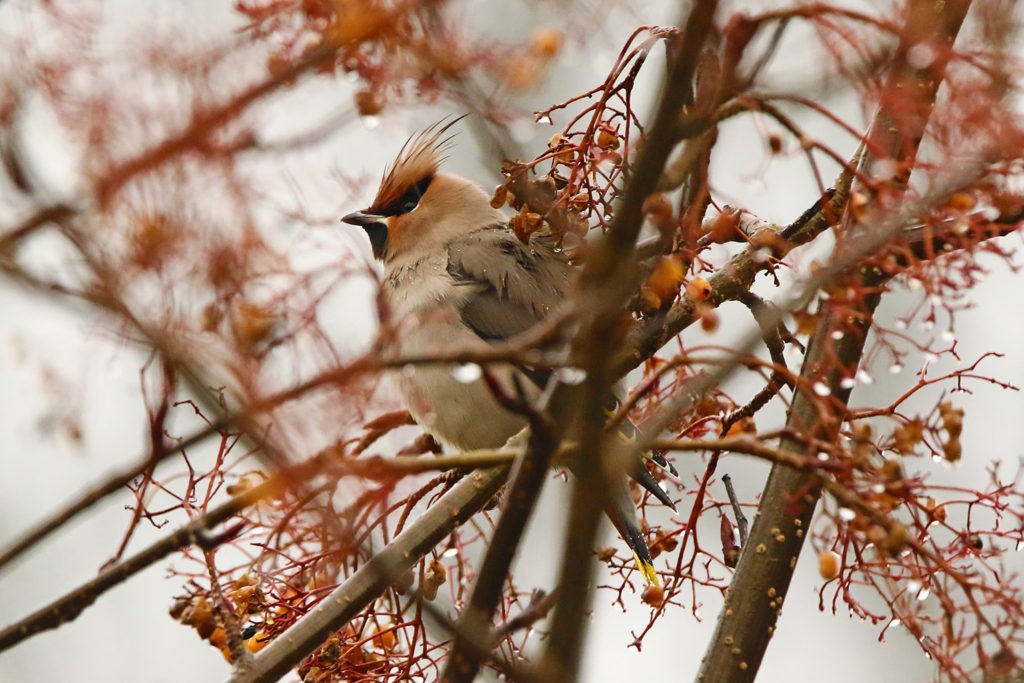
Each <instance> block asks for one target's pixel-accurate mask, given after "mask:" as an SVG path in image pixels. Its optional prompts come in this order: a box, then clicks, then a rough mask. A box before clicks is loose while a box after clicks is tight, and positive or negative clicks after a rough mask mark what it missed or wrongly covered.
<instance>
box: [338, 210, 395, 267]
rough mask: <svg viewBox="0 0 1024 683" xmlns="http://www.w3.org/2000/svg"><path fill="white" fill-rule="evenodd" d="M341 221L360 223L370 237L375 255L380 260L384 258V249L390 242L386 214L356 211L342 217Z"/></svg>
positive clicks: (352, 223)
mask: <svg viewBox="0 0 1024 683" xmlns="http://www.w3.org/2000/svg"><path fill="white" fill-rule="evenodd" d="M341 222H342V223H348V224H349V225H358V226H359V227H360V228H362V229H363V230H365V231H366V235H367V236H368V237H369V238H370V247H371V248H372V249H373V255H374V257H376V258H377V259H378V260H380V259H383V258H384V249H385V248H386V247H387V244H388V224H387V219H386V218H385V217H384V216H376V215H374V214H371V213H363V212H362V211H356V212H355V213H350V214H348V215H347V216H345V217H344V218H342V219H341Z"/></svg>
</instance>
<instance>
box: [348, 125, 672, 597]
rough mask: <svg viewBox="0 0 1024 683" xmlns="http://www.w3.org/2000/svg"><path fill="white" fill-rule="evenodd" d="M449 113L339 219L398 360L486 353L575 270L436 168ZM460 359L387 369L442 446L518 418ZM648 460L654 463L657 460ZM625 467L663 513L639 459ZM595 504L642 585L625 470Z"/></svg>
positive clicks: (547, 305) (627, 431)
mask: <svg viewBox="0 0 1024 683" xmlns="http://www.w3.org/2000/svg"><path fill="white" fill-rule="evenodd" d="M460 118H461V117H460ZM458 120H459V119H455V120H452V121H445V120H443V119H442V121H439V122H437V123H435V124H434V125H432V126H430V127H428V128H426V129H424V130H422V131H421V132H420V133H418V134H416V135H413V136H412V137H410V138H409V139H407V140H406V142H405V144H404V145H403V146H402V148H401V150H400V151H399V153H398V156H397V158H396V159H395V161H394V162H392V163H391V164H390V165H389V166H388V167H387V168H386V169H385V171H384V174H383V177H382V180H381V182H380V185H379V188H378V190H377V193H376V196H375V197H374V199H373V202H372V203H371V204H370V206H369V207H367V208H366V209H363V210H362V211H356V212H354V213H350V214H348V215H346V216H344V217H343V218H342V219H341V220H342V221H343V222H344V223H347V224H350V225H354V226H358V227H360V228H362V229H363V230H364V231H365V233H366V235H367V236H368V237H369V240H370V246H371V249H372V252H373V255H374V257H375V258H376V259H377V260H379V261H380V262H381V264H382V265H383V274H382V276H381V281H380V296H381V300H382V301H383V302H384V305H385V310H386V311H387V314H388V315H389V316H390V317H391V319H392V320H394V321H396V324H397V328H396V333H395V338H396V341H397V349H395V350H396V351H397V352H398V353H399V354H402V356H403V357H410V356H416V355H424V354H429V353H430V352H435V353H436V352H437V351H438V350H441V349H445V348H458V349H460V350H461V349H465V350H470V351H472V350H475V349H479V350H481V351H486V350H487V349H489V348H491V347H492V346H493V345H494V344H498V343H501V342H504V341H507V340H509V339H511V338H513V337H515V336H517V335H519V334H522V333H524V332H526V331H527V330H530V329H531V328H533V327H534V326H536V325H538V324H540V323H542V322H543V321H544V320H545V319H546V318H548V316H549V315H551V314H552V312H554V311H555V310H556V309H558V308H559V306H561V305H563V304H564V303H565V301H566V300H567V299H568V298H569V297H570V296H571V290H572V286H573V282H574V280H575V266H574V265H572V264H571V263H570V260H569V258H568V257H567V256H566V254H565V253H564V252H563V251H562V250H561V249H559V248H557V246H556V245H555V244H554V243H553V241H552V240H550V239H547V240H545V239H543V238H540V237H538V236H536V235H535V236H533V237H532V238H531V239H530V241H529V243H524V242H523V241H522V240H520V238H519V237H518V236H516V234H515V233H514V232H513V231H512V229H511V228H510V226H509V219H508V218H507V217H506V216H505V215H504V214H503V213H502V212H501V211H500V210H499V209H496V208H494V207H493V206H492V205H491V201H490V199H491V198H490V196H489V195H488V194H487V192H485V191H484V189H483V188H482V187H481V186H480V185H479V184H477V183H475V182H473V181H471V180H469V179H466V178H462V177H460V176H457V175H454V174H449V173H442V172H441V171H440V166H441V163H442V162H443V161H444V159H445V158H446V153H447V151H448V150H449V149H450V145H451V141H452V139H453V137H452V136H451V135H449V131H450V129H451V126H452V125H453V124H454V123H456V122H457V121H458ZM466 367H468V368H470V369H469V370H468V371H467V370H466ZM466 367H463V368H456V370H455V371H453V370H452V368H451V367H444V366H443V365H441V364H416V365H413V364H410V365H406V366H405V367H403V368H402V369H401V370H399V371H398V372H397V385H398V390H399V393H400V394H401V396H402V398H403V400H404V401H405V404H406V407H407V408H408V410H409V412H410V414H411V415H412V416H413V418H414V420H415V421H416V422H417V423H418V424H419V425H420V426H421V427H423V428H424V429H425V430H426V431H427V432H428V433H429V434H430V435H431V436H433V437H434V438H435V439H436V440H437V441H439V442H441V443H442V444H446V445H447V446H449V447H450V448H454V449H458V450H475V449H483V448H499V447H501V446H503V445H505V443H506V442H507V440H508V439H509V438H510V437H512V436H513V435H515V434H517V433H518V432H520V431H521V430H522V428H523V427H524V426H526V424H527V420H526V418H525V417H524V416H523V415H522V414H521V413H517V412H513V411H511V410H509V409H507V408H506V407H505V405H503V403H502V402H501V401H499V399H498V398H497V397H496V396H495V394H494V391H493V386H489V385H488V383H487V381H485V380H486V378H484V377H483V376H482V372H479V371H474V368H478V367H479V366H466ZM488 372H489V373H491V374H490V378H491V379H492V380H493V381H495V382H497V384H498V385H499V386H500V387H501V388H502V390H503V391H507V392H509V393H510V395H515V392H516V391H519V392H524V393H526V395H527V396H528V397H529V398H531V399H536V398H537V397H538V396H540V395H541V394H542V393H543V391H544V390H545V389H546V388H547V387H548V383H549V382H551V381H552V376H553V375H555V376H557V373H554V372H553V371H552V370H550V369H545V368H535V367H528V366H522V365H513V364H506V363H503V364H495V365H489V366H488ZM632 429H633V426H632V425H631V424H629V423H628V422H627V423H624V426H623V428H622V432H621V434H622V436H623V437H624V438H631V436H632V434H631V430H632ZM658 464H659V465H661V466H663V467H665V463H664V462H663V460H662V461H661V462H658ZM671 472H672V473H673V474H674V473H675V471H674V470H671ZM630 474H631V476H632V477H633V478H634V479H635V480H637V482H638V483H639V484H640V485H641V486H643V487H644V488H645V489H646V490H648V491H650V492H651V493H652V494H653V495H654V496H655V497H656V498H657V499H658V500H659V501H661V502H662V503H663V504H665V505H667V506H668V507H669V508H671V509H672V510H673V511H675V505H674V504H673V502H672V499H671V498H670V497H669V495H668V494H667V493H666V492H665V491H664V490H663V489H662V488H661V486H659V484H658V482H657V481H656V480H655V479H654V477H653V476H652V474H651V473H650V472H649V471H648V469H647V468H646V466H645V465H644V464H643V461H641V460H640V459H639V458H638V462H637V463H635V467H633V468H631V472H630ZM606 501H607V502H606V505H605V512H606V514H607V516H608V517H609V518H610V520H611V522H612V524H613V525H614V526H615V528H616V529H617V531H618V532H619V534H620V535H621V536H622V537H623V539H624V540H625V542H626V544H627V545H628V546H629V548H630V550H631V551H632V553H633V556H634V559H635V561H636V566H637V568H638V569H639V570H640V573H641V575H642V577H643V579H644V581H645V583H647V584H648V585H658V583H659V582H658V574H657V571H656V570H655V567H654V564H653V560H652V558H651V554H650V550H649V549H648V547H647V542H646V540H645V538H644V534H643V532H642V530H641V529H640V525H639V523H638V521H637V516H636V510H635V508H634V504H633V500H632V496H631V495H630V493H629V487H628V482H627V481H626V479H625V477H624V478H623V479H622V481H621V482H616V483H615V485H614V490H612V491H607V492H606Z"/></svg>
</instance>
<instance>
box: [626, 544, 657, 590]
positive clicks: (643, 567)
mask: <svg viewBox="0 0 1024 683" xmlns="http://www.w3.org/2000/svg"><path fill="white" fill-rule="evenodd" d="M633 559H634V560H636V568H637V569H639V570H640V573H641V574H643V577H644V583H646V584H647V585H648V586H661V581H660V580H659V579H658V572H657V570H656V569H655V568H654V565H653V564H652V563H651V562H648V561H646V560H644V559H643V558H641V557H640V556H639V555H637V554H636V551H635V550H634V551H633Z"/></svg>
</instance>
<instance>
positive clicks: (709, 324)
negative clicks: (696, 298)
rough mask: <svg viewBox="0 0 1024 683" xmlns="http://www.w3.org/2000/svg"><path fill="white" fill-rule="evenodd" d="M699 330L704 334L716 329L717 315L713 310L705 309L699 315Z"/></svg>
mask: <svg viewBox="0 0 1024 683" xmlns="http://www.w3.org/2000/svg"><path fill="white" fill-rule="evenodd" d="M700 328H701V329H702V330H704V331H705V332H714V331H715V330H717V329H718V313H717V312H716V311H715V309H713V308H705V309H704V310H702V311H701V313H700Z"/></svg>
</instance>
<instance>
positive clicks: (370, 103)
mask: <svg viewBox="0 0 1024 683" xmlns="http://www.w3.org/2000/svg"><path fill="white" fill-rule="evenodd" d="M353 99H354V100H355V103H356V111H358V112H359V115H360V116H376V115H377V114H380V112H381V110H382V109H384V101H383V99H382V98H381V97H380V95H379V94H378V93H377V92H376V91H373V90H358V91H356V94H355V95H353Z"/></svg>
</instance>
